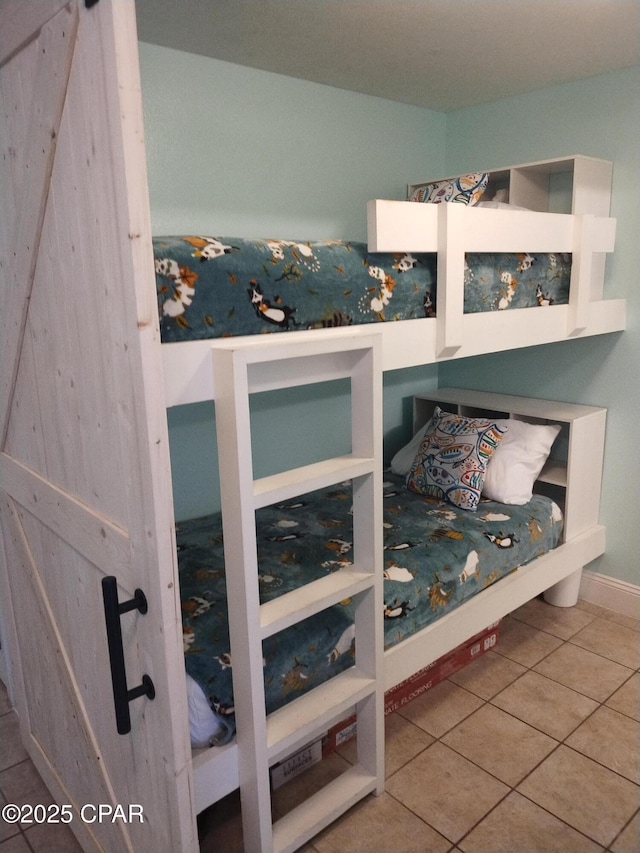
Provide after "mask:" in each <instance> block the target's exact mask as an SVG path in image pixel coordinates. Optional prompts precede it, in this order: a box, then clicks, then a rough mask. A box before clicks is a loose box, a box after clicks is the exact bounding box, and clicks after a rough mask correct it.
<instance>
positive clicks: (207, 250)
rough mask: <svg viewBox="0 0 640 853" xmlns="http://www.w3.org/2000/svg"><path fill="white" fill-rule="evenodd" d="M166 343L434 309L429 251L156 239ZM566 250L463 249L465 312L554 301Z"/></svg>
mask: <svg viewBox="0 0 640 853" xmlns="http://www.w3.org/2000/svg"><path fill="white" fill-rule="evenodd" d="M153 249H154V256H155V270H156V285H157V294H158V311H159V316H160V331H161V336H162V340H163V342H165V343H171V342H177V341H185V340H196V339H202V338H219V337H228V336H233V335H255V334H263V333H265V332H279V331H288V330H293V329H316V328H326V327H332V326H348V325H359V324H363V323H375V322H387V321H391V320H409V319H416V318H421V317H433V316H435V303H436V255H435V254H427V253H415V254H409V253H397V254H387V253H379V252H376V253H372V252H369V251H368V250H367V246H366V244H364V243H355V242H346V241H341V240H326V241H321V242H306V243H299V242H294V241H291V240H247V239H243V238H238V237H199V236H180V237H156V238H154V241H153ZM570 270H571V261H570V256H567V255H560V254H534V255H530V254H528V253H526V252H523V253H520V254H468V255H467V258H466V266H465V274H464V275H465V281H464V285H465V298H464V311H465V313H477V312H481V311H496V310H505V309H508V308H528V307H534V306H547V305H551V304H562V303H566V302H567V300H568V293H569V278H570Z"/></svg>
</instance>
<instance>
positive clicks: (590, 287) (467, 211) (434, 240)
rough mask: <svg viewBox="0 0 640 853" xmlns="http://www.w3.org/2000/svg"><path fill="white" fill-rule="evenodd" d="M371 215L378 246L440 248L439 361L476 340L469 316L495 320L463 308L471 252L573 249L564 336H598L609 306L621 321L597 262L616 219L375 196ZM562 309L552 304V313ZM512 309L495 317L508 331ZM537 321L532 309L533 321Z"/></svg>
mask: <svg viewBox="0 0 640 853" xmlns="http://www.w3.org/2000/svg"><path fill="white" fill-rule="evenodd" d="M367 221H368V233H369V249H370V251H372V252H437V254H438V277H437V297H436V321H435V322H436V336H435V357H436V359H443V358H451V357H452V356H455V355H460V354H461V353H464V352H465V349H468V348H469V342H468V338H469V337H472V338H473V334H474V331H475V330H474V325H475V323H474V322H473V320H472V321H471V322H469V320H471V318H476V317H482V318H483V320H482V322H483V325H484V324H485V320H486V323H487V325H490V324H491V323H492V322H494V321H493V320H492V319H491V314H490V313H488V312H487V313H483V314H479V315H478V314H475V315H465V314H464V309H463V302H464V263H465V253H466V252H529V253H532V252H558V253H571V254H572V256H573V263H572V270H571V285H570V292H569V304H568V305H566V306H562V307H563V308H564V310H563V311H562V314H563V317H562V319H561V321H560V323H559V326H558V327H557V328H556V330H555V332H554V333H555V334H560V333H561V332H562V337H575V336H576V335H581V334H584V333H585V332H587V330H589V334H599V332H598V331H595V329H596V328H598V325H597V324H596V325H594V323H595V321H596V315H597V313H598V312H600V311H601V310H603V307H604V310H605V311H607V312H608V316H607V318H606V320H605V321H604V324H605V326H606V325H609V324H614V325H615V324H616V322H619V317H618V313H619V310H620V307H621V306H620V305H616V301H610V302H605V301H603V300H602V288H603V280H604V265H603V264H601V263H598V262H597V261H594V259H595V258H597V257H599V256H600V255H602V254H603V253H606V252H612V251H613V248H614V243H615V231H616V221H615V219H610V218H608V217H602V216H592V215H590V214H582V215H579V216H578V215H571V214H563V213H536V212H533V211H520V210H513V211H509V210H507V211H505V210H493V209H479V208H473V207H466V206H465V205H462V204H435V205H433V204H418V203H416V202H410V201H386V200H383V199H376V200H374V201H370V202H369V203H368V206H367ZM596 306H597V309H596ZM560 307H561V306H554V311H557V310H558V308H560ZM592 308H593V309H594V310H593V311H592ZM513 313H515V312H513V311H509V312H495V315H496V316H497V317H499V318H500V325H502V326H503V327H504V328H505V329H506V328H507V324H508V323H509V322H510V321H511V316H510V315H511V314H513ZM518 313H522V311H520V312H518ZM532 319H533V317H532V311H531V309H528V310H527V325H528V324H529V322H530V321H531V320H532ZM547 319H549V317H548V316H547V317H545V320H547ZM557 319H560V318H557ZM612 330H613V329H612ZM486 334H487V333H486V331H485V332H483V335H486ZM556 339H558V338H556ZM524 340H525V343H523V344H520V346H527V345H531V344H535V343H539V342H540V341H539V340H538V334H537V330H536V329H530V330H529V331H528V332H526V334H525V338H524ZM472 346H474V344H472ZM475 346H477V344H475ZM501 348H502V347H501ZM505 348H511V347H510V346H507V347H505ZM471 354H474V353H471Z"/></svg>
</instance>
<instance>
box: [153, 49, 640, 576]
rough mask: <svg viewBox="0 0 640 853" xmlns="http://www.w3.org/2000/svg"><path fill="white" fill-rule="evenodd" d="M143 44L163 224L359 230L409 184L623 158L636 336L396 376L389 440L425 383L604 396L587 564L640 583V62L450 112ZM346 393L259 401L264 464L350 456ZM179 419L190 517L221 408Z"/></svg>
mask: <svg viewBox="0 0 640 853" xmlns="http://www.w3.org/2000/svg"><path fill="white" fill-rule="evenodd" d="M140 53H141V69H142V81H143V101H144V110H145V125H146V130H147V149H148V166H149V182H150V193H151V208H152V217H153V229H154V233H155V234H167V233H174V234H175V233H184V232H190V231H191V232H193V231H196V232H200V233H203V232H205V233H217V234H220V235H224V236H236V235H237V236H246V237H265V236H281V237H290V238H296V239H301V240H304V239H322V238H327V237H342V238H347V239H354V240H363V239H365V236H366V235H365V215H364V208H365V204H366V201H367V200H368V199H369V198H374V197H378V198H380V197H386V198H402V197H403V195H404V191H405V185H406V183H407V182H410V181H414V180H420V179H423V178H428V177H433V176H437V175H440V174H452V173H456V172H461V171H464V170H467V169H476V168H492V167H501V166H506V165H509V164H517V163H525V162H528V161H531V160H539V159H547V158H554V157H559V156H563V155H570V154H575V153H580V154H587V155H591V156H596V157H603V158H606V159H609V160H612V161H614V163H615V170H614V187H613V201H612V215H614V216H616V217H617V218H618V233H617V247H616V252H615V256H614V257H613V258H611V259H609V261H608V263H607V283H606V293H607V295H609V296H625V297H626V298H627V300H628V310H629V322H628V328H627V331H626V332H625V333H624V334H620V335H610V336H603V337H601V338H591V339H588V340H584V341H574V342H571V343H564V344H555V345H549V346H543V347H536V348H531V349H523V350H517V351H514V352H510V353H504V354H497V355H491V356H486V357H480V358H474V359H467V360H463V361H461V362H452V363H450V364H445V365H440V367H439V368H437V367H435V366H430V367H425V368H415V369H412V370H408V371H395V372H392V373H389V374H387V375H386V376H385V409H384V424H385V449H386V457H387V459H388V458H389V456H390V454H391V453H393V452H394V451H395V449H397V447H398V446H399V445H400V444H401V443H402V442H403V441H404V440H405V439H406V438H407V437H408V433H409V430H410V422H411V414H410V407H411V396H412V394H413V393H415V392H416V391H419V390H427V389H429V388H432V387H436V385H438V384H439V385H440V386H444V385H449V384H453V385H459V386H469V387H478V388H484V389H490V390H500V391H506V392H510V393H517V394H531V395H534V396H541V397H550V398H552V399H563V400H573V401H576V402H581V403H590V404H594V405H600V406H606V407H607V408H608V409H609V419H608V430H607V447H606V458H605V477H604V487H603V504H602V517H601V520H602V521H603V522H604V523H605V524H606V525H607V537H608V542H607V554H606V555H605V556H604V557H603V558H602V559H601V560H599V561H597V562H596V563H594V564H592V566H591V567H590V568H592V569H594V570H597V571H599V572H602V573H603V574H607V575H610V576H612V577H614V578H618V579H620V580H626V581H629V582H631V583H635V584H638V583H640V577H639V566H640V558H639V557H638V554H639V553H640V541H639V534H638V530H639V529H640V525H639V524H638V515H639V505H638V504H639V502H638V487H637V483H636V481H635V480H630V478H629V471H630V470H632V467H631V466H632V464H633V461H632V460H633V459H634V457H635V454H634V455H633V456H631V454H630V453H629V451H628V447H629V438H630V437H632V436H633V435H634V434H635V429H634V427H635V425H636V424H637V423H638V422H639V420H640V411H639V408H640V402H639V399H640V391H639V383H638V380H637V372H638V368H639V367H640V339H639V337H638V326H637V316H638V300H639V299H640V288H636V287H633V288H632V287H629V286H628V282H634V280H635V279H634V274H635V273H636V270H637V269H639V268H640V257H639V249H638V245H639V241H638V239H637V235H638V234H640V221H639V205H638V202H637V199H638V198H640V157H639V152H638V139H640V126H639V125H640V118H639V117H640V104H639V97H640V69H639V68H637V67H636V68H633V69H629V70H626V71H622V72H616V73H613V74H607V75H602V76H600V77H595V78H592V79H590V80H587V81H583V82H580V83H574V84H567V85H563V86H558V87H554V88H549V89H545V90H542V91H540V92H534V93H532V94H529V95H523V96H521V97H517V98H510V99H505V100H502V101H497V102H494V103H491V104H488V105H484V106H482V107H478V108H473V109H467V110H462V111H459V112H454V113H448V114H446V115H445V114H441V113H436V112H433V111H430V110H425V109H420V108H416V107H410V106H406V105H402V104H396V103H393V102H390V101H385V100H382V99H378V98H372V97H369V96H365V95H358V94H355V93H351V92H345V91H342V90H338V89H333V88H330V87H326V86H320V85H316V84H313V83H307V82H304V81H299V80H293V79H291V78H288V77H283V76H280V75H275V74H270V73H267V72H261V71H256V70H253V69H247V68H242V67H240V66H236V65H233V64H230V63H225V62H219V61H216V60H211V59H206V58H204V57H198V56H193V55H190V54H186V53H181V52H178V51H172V50H168V49H165V48H159V47H155V46H150V45H146V44H141V45H140ZM193 164H197V169H193ZM346 399H347V395H346V390H345V389H344V386H340V387H338V389H335V388H319V389H314V388H311V389H309V388H307V389H303V390H302V391H297V392H296V393H294V392H281V394H279V395H277V396H276V395H268V396H265V397H264V398H263V399H257V401H256V403H255V405H254V410H253V411H254V414H253V417H254V424H255V432H256V434H257V438H256V441H255V444H254V448H253V453H254V460H255V464H256V476H260V475H262V474H264V473H267V472H268V470H277V469H278V468H285V467H288V466H290V465H292V464H300V463H301V462H302V461H311V459H309V458H308V455H307V451H305V449H304V446H305V444H306V445H307V446H309V445H310V446H311V448H312V450H311V453H312V454H315V456H316V457H317V458H321V457H322V456H323V455H330V454H332V453H334V452H343V450H344V449H346V448H344V446H343V445H342V444H341V439H340V438H339V437H340V435H342V434H344V431H345V430H346V429H347V427H348V414H347V413H346V409H347V407H346V406H345V402H346ZM169 420H170V427H171V438H172V460H173V476H174V488H175V497H176V512H177V516H178V518H187V517H190V516H192V515H197V514H201V513H202V512H206V511H210V510H212V509H214V508H216V507H217V505H218V500H219V498H218V492H217V461H216V452H215V435H214V431H213V430H212V426H213V423H214V416H213V407H212V405H211V404H202V405H198V406H192V407H185V408H182V409H175V410H172V411H171V412H170V415H169ZM301 436H303V437H304V442H303V441H302V440H301V438H300V437H301ZM194 448H195V449H194ZM630 457H631V458H630Z"/></svg>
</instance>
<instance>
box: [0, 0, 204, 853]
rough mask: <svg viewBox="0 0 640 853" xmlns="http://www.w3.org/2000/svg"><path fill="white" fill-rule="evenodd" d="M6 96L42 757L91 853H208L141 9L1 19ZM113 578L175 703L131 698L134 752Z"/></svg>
mask: <svg viewBox="0 0 640 853" xmlns="http://www.w3.org/2000/svg"><path fill="white" fill-rule="evenodd" d="M87 7H89V8H87ZM0 96H1V99H2V100H1V105H0V106H1V115H0V143H1V156H0V198H1V199H2V201H1V207H2V214H1V216H0V276H1V280H0V284H1V288H2V291H1V297H0V322H1V329H0V346H1V360H0V378H1V395H0V442H1V444H0V450H1V454H0V490H1V491H0V498H1V500H0V504H1V522H2V540H3V542H2V544H3V548H2V549H0V550H1V551H2V552H3V563H4V569H5V571H4V572H3V584H2V591H3V592H4V594H5V599H6V598H7V597H8V599H9V600H8V601H7V600H5V601H4V603H3V610H4V619H5V622H6V623H7V624H6V625H5V627H6V630H7V636H8V638H9V646H10V649H9V651H10V661H11V677H12V681H13V685H14V695H15V698H16V703H17V709H18V713H19V716H20V721H21V727H22V735H23V740H24V742H25V745H26V747H27V749H28V751H29V753H30V755H31V757H32V758H33V760H34V762H35V764H36V766H37V767H38V769H39V770H40V772H41V774H42V776H43V778H44V779H45V781H46V783H47V784H48V786H49V788H50V790H51V791H52V793H53V795H54V797H55V799H56V801H57V802H58V803H59V804H61V805H62V804H68V805H70V806H72V807H73V809H74V810H75V811H74V813H73V817H72V819H71V824H70V825H71V828H72V829H73V830H74V831H75V832H76V834H77V836H78V838H79V839H80V840H81V843H82V845H83V847H84V848H85V849H87V850H106V851H109V853H115V851H120V850H127V851H135V853H144V851H149V852H150V853H151V851H154V853H162V851H166V853H172V851H176V853H177V851H190V850H195V849H197V838H196V830H195V817H194V815H193V811H192V806H191V788H192V783H191V775H190V774H191V769H190V752H189V742H188V732H187V727H186V722H185V721H186V698H185V691H184V667H183V661H182V656H181V654H182V653H181V641H180V640H179V636H180V613H179V598H178V590H177V583H176V573H175V565H174V545H173V521H172V502H171V488H170V486H171V484H170V470H169V458H168V445H167V427H166V413H165V411H164V405H163V393H162V376H161V365H160V351H159V350H160V343H159V338H158V329H157V320H156V314H155V311H156V309H155V292H154V284H153V260H152V257H151V242H150V225H149V212H148V195H147V187H146V169H145V157H144V142H143V135H142V107H141V100H140V92H139V68H138V53H137V40H136V26H135V10H134V5H133V0H98V2H97V3H95V2H94V3H92V2H91V0H88V2H86V3H85V2H82V0H71V2H66V3H65V2H60V0H0ZM108 576H115V578H116V579H117V593H118V596H119V601H120V603H124V602H127V601H129V600H130V599H132V598H133V597H134V594H135V591H136V589H138V588H140V589H142V590H143V592H144V594H145V596H146V599H147V603H148V610H147V612H146V614H144V613H141V612H139V611H138V610H137V609H132V610H128V611H127V612H123V613H122V614H121V619H120V624H121V631H122V649H123V656H124V664H125V667H126V682H125V690H129V691H132V690H134V688H136V687H137V686H139V685H141V684H143V680H144V677H145V676H148V677H149V678H150V679H151V680H152V682H153V685H154V687H155V698H154V699H151V698H149V697H148V696H146V695H143V696H138V697H137V698H135V699H133V701H131V702H130V703H129V702H126V701H125V706H126V707H127V708H128V709H129V712H130V718H131V731H130V733H127V734H118V732H117V731H116V719H115V713H114V700H113V691H112V681H111V673H110V660H109V653H108V647H107V636H106V630H105V615H104V608H103V590H102V581H103V578H105V577H108ZM101 806H103V807H104V808H103V809H102V812H100V811H99V808H100V807H101ZM118 806H120V807H121V808H120V810H119V811H116V812H115V814H116V815H118V817H117V819H116V820H115V821H114V820H113V819H112V818H113V814H114V813H112V812H109V807H110V808H111V809H114V810H115V809H116V807H118ZM83 807H84V810H83ZM67 811H68V810H67V809H65V811H64V814H65V818H64V819H63V822H66V820H67V817H66V816H67Z"/></svg>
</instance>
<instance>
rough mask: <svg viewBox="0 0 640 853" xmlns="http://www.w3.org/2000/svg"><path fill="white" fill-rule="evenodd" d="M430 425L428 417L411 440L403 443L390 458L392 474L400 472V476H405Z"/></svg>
mask: <svg viewBox="0 0 640 853" xmlns="http://www.w3.org/2000/svg"><path fill="white" fill-rule="evenodd" d="M430 426H431V419H429V420H428V421H427V423H426V424H425V425H424V426H423V427H420V429H419V430H418V432H417V433H416V434H415V435H414V436H413V438H412V439H411V441H410V442H409V443H408V444H405V446H404V447H401V448H400V450H399V451H398V452H397V453H396V455H395V456H394V457H393V459H392V460H391V470H392V471H393V473H394V474H400V476H402V477H406V476H407V474H408V473H409V471H410V470H411V466H412V465H413V460H414V459H415V458H416V453H417V452H418V450H419V449H420V445H421V444H422V439H423V438H424V434H425V432H426V431H427V430H428V429H429V427H430Z"/></svg>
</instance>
